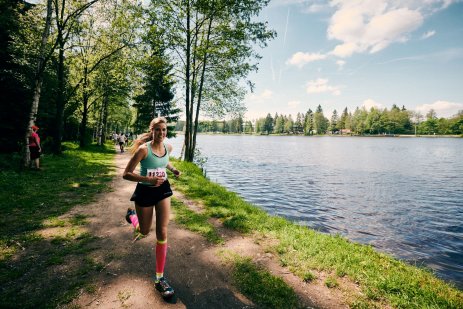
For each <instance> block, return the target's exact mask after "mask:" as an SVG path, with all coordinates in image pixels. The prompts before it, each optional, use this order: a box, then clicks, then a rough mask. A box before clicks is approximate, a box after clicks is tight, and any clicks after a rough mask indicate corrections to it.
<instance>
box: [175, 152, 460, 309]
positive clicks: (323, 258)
mask: <svg viewBox="0 0 463 309" xmlns="http://www.w3.org/2000/svg"><path fill="white" fill-rule="evenodd" d="M174 164H175V165H176V167H177V168H179V169H180V170H181V171H182V177H180V178H179V179H178V180H174V181H173V183H174V185H175V187H176V188H177V189H178V190H180V191H182V192H183V193H184V194H185V195H186V196H188V197H189V198H192V199H196V200H201V201H202V202H203V204H204V205H205V212H204V215H207V216H210V217H215V218H220V220H222V222H223V224H224V225H225V226H227V227H229V228H232V229H235V230H238V231H240V232H243V233H252V232H255V233H260V234H262V235H267V236H270V237H272V238H274V239H277V240H278V245H276V246H275V247H274V248H273V250H274V251H275V252H276V253H277V254H278V256H279V258H280V261H281V263H282V265H284V266H287V267H288V268H289V269H290V270H291V271H292V272H293V273H295V274H296V275H298V276H299V277H301V278H302V279H303V280H305V279H307V274H311V277H312V276H313V275H312V271H313V270H315V271H324V272H327V273H329V274H332V275H331V277H330V279H329V281H328V282H327V285H329V286H332V287H334V286H336V285H337V282H338V280H337V279H338V278H342V277H346V278H348V279H349V280H350V281H352V282H354V283H355V284H357V285H358V286H359V287H360V289H361V291H362V293H361V294H359V295H357V296H355V297H354V298H353V300H352V303H351V304H350V305H351V306H352V307H359V308H361V307H377V306H380V307H381V306H392V307H397V308H463V293H462V291H460V290H458V289H456V288H455V287H453V286H452V285H451V284H448V283H446V282H444V281H442V280H440V279H438V278H437V277H436V276H435V275H434V274H433V273H432V272H431V271H429V270H427V269H422V268H417V267H415V266H411V265H409V264H407V263H404V262H402V261H399V260H397V259H394V258H392V257H391V256H389V255H386V254H382V253H379V252H377V251H375V250H374V249H373V248H372V247H371V246H366V245H361V244H356V243H352V242H350V241H349V240H347V239H345V238H343V237H341V236H339V235H337V236H330V235H326V234H322V233H319V232H316V231H314V230H311V229H309V228H306V227H302V226H299V225H296V224H293V223H291V222H289V221H288V220H285V219H283V218H279V217H272V216H270V215H268V214H267V213H265V212H264V211H262V210H260V209H259V208H257V207H255V206H253V205H251V204H250V203H247V202H245V201H244V200H243V199H242V198H240V197H239V196H238V195H237V194H235V193H233V192H230V191H228V190H226V189H225V188H223V187H222V186H220V185H218V184H215V183H212V182H210V181H209V180H207V179H206V178H205V177H203V175H202V173H201V170H200V169H199V168H197V167H196V166H195V165H193V164H191V163H188V162H179V161H177V162H174Z"/></svg>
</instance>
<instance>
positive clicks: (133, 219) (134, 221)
mask: <svg viewBox="0 0 463 309" xmlns="http://www.w3.org/2000/svg"><path fill="white" fill-rule="evenodd" d="M130 222H132V225H133V227H134V228H135V229H138V217H137V215H131V216H130Z"/></svg>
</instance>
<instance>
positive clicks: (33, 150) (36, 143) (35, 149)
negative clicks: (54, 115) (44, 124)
mask: <svg viewBox="0 0 463 309" xmlns="http://www.w3.org/2000/svg"><path fill="white" fill-rule="evenodd" d="M31 128H32V134H31V135H30V136H29V151H30V154H31V168H32V164H34V165H35V169H36V170H40V155H41V153H42V147H41V146H40V136H39V134H38V133H37V131H38V130H39V127H38V126H35V125H34V126H32V127H31Z"/></svg>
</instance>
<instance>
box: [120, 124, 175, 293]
mask: <svg viewBox="0 0 463 309" xmlns="http://www.w3.org/2000/svg"><path fill="white" fill-rule="evenodd" d="M149 130H150V131H149V133H145V134H142V135H141V136H140V138H139V139H137V140H135V141H134V143H133V148H132V151H133V156H132V158H131V159H130V161H129V163H128V164H127V167H126V168H125V170H124V174H123V178H124V179H127V180H130V181H136V182H138V184H137V187H136V188H135V192H134V193H133V195H132V197H131V199H130V200H131V201H134V202H135V209H136V211H135V210H133V209H131V208H129V209H128V210H127V215H126V220H127V222H129V223H131V224H132V225H133V227H134V228H135V230H136V231H139V232H140V233H141V234H142V235H147V234H148V233H149V231H150V229H151V225H152V223H153V210H155V211H156V277H155V281H154V282H155V287H156V289H157V290H158V291H159V292H160V293H161V295H162V297H163V298H165V299H167V298H170V297H172V296H173V295H174V289H173V288H172V287H171V286H170V284H169V283H168V282H167V280H166V278H165V277H164V266H165V262H166V257H167V226H168V224H169V217H170V197H171V196H172V190H171V188H170V184H169V181H168V180H167V172H166V169H168V170H170V171H171V172H172V173H173V174H174V175H175V176H176V177H178V176H180V172H179V171H178V170H177V169H175V167H173V166H172V164H171V163H170V162H169V154H170V153H171V152H172V146H171V145H169V144H165V143H164V140H165V138H166V135H167V120H166V119H165V118H163V117H159V118H155V119H153V120H152V121H151V123H150V126H149ZM138 163H140V175H138V174H136V173H134V170H135V168H136V167H137V165H138ZM153 208H154V209H153Z"/></svg>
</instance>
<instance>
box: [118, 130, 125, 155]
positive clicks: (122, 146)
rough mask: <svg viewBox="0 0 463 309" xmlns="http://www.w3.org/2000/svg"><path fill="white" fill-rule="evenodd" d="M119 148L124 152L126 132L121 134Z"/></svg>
mask: <svg viewBox="0 0 463 309" xmlns="http://www.w3.org/2000/svg"><path fill="white" fill-rule="evenodd" d="M118 140H119V149H120V150H121V153H122V152H124V145H125V135H124V133H121V134H120V135H119V139H118Z"/></svg>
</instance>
